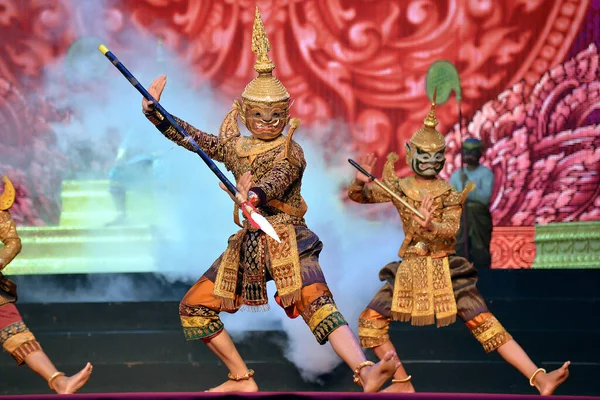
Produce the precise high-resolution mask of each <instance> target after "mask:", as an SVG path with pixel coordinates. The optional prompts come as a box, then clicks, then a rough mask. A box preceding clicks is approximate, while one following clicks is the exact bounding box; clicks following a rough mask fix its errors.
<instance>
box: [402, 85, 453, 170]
mask: <svg viewBox="0 0 600 400" xmlns="http://www.w3.org/2000/svg"><path fill="white" fill-rule="evenodd" d="M437 124H438V121H437V119H436V116H435V94H434V102H433V103H432V104H431V109H430V110H429V114H427V118H425V121H424V122H423V127H422V128H421V129H419V130H418V131H417V132H415V134H414V135H413V136H412V137H411V138H410V140H409V142H408V143H406V164H407V165H410V167H411V169H412V170H413V172H414V173H415V174H417V175H418V176H420V177H422V178H426V179H432V178H435V177H436V176H437V175H438V174H439V173H440V172H441V171H442V169H443V168H444V164H445V163H446V155H445V152H446V140H445V139H444V136H443V135H442V134H441V133H439V132H438V131H437V130H436V129H435V127H436V126H437Z"/></svg>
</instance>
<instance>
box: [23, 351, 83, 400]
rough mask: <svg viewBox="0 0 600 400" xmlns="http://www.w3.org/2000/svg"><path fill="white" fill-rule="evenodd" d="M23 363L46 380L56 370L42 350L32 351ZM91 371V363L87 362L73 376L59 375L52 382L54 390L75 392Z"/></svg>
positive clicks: (65, 392)
mask: <svg viewBox="0 0 600 400" xmlns="http://www.w3.org/2000/svg"><path fill="white" fill-rule="evenodd" d="M25 364H27V366H28V367H29V368H30V369H31V370H32V371H33V372H35V373H36V374H38V375H39V376H41V377H42V378H44V379H45V380H46V381H48V379H50V377H51V376H52V375H54V373H56V372H58V370H57V369H56V367H55V366H54V364H52V361H50V359H49V358H48V356H47V355H46V353H44V352H43V351H36V352H33V353H31V354H29V355H27V357H25ZM91 373H92V364H90V363H87V364H86V366H85V367H83V369H82V370H81V371H79V372H78V373H77V374H75V375H73V376H68V377H67V376H60V377H58V378H56V379H55V380H54V382H52V386H53V387H54V391H55V392H56V393H58V394H70V393H75V392H77V391H78V390H79V389H81V387H82V386H83V385H85V384H86V383H87V381H88V379H90V375H91Z"/></svg>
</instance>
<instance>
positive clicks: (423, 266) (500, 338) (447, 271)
mask: <svg viewBox="0 0 600 400" xmlns="http://www.w3.org/2000/svg"><path fill="white" fill-rule="evenodd" d="M436 125H437V120H436V116H435V104H433V105H432V107H431V110H430V112H429V114H428V115H427V118H426V119H425V122H424V124H423V127H422V128H421V129H420V130H419V131H417V132H416V133H415V134H414V135H413V136H412V138H411V139H410V142H409V143H408V144H407V156H406V158H407V163H408V165H410V166H411V168H412V169H413V171H414V172H415V174H416V175H413V176H411V177H408V178H404V179H400V178H399V177H398V176H397V175H396V172H395V163H396V161H397V159H398V156H397V155H396V154H394V153H392V154H390V155H389V156H388V160H387V162H386V164H385V166H384V170H383V178H382V181H383V183H384V184H385V185H386V186H387V187H388V188H390V189H392V190H393V191H394V192H395V193H397V194H398V195H399V196H400V197H401V198H403V199H404V200H405V201H406V202H407V203H408V204H410V205H411V206H413V207H414V208H415V209H419V208H420V207H421V205H422V202H423V200H424V198H425V196H426V195H429V196H430V197H431V198H432V199H433V200H432V201H433V208H434V211H433V213H432V217H431V229H430V230H426V229H423V228H422V227H421V226H420V225H419V224H418V223H417V222H416V221H415V219H414V217H413V213H412V211H410V210H409V209H408V208H407V207H406V206H404V205H403V204H402V203H400V202H399V201H398V200H396V199H394V198H393V197H392V196H390V195H389V194H388V193H387V192H386V191H384V190H383V189H381V188H380V187H379V186H375V185H364V184H362V183H361V182H357V181H354V182H353V183H352V184H351V185H350V187H349V189H348V195H349V197H350V199H352V200H353V201H355V202H358V203H383V202H392V203H393V204H394V206H396V208H397V210H398V213H399V214H400V218H401V220H402V224H403V227H404V232H405V239H404V241H403V243H402V245H401V247H400V250H399V252H398V255H399V256H400V258H401V259H402V261H397V262H392V263H390V264H388V265H386V266H385V267H384V268H383V269H382V270H381V272H380V273H379V278H380V279H381V281H384V282H386V283H385V285H384V286H383V287H382V288H381V289H380V290H379V292H378V293H377V294H376V295H375V297H374V298H373V300H372V301H371V302H370V303H369V305H368V306H367V309H366V310H365V311H364V312H363V313H362V314H361V316H360V319H359V330H358V333H359V338H360V341H361V344H362V346H363V347H365V348H372V347H378V346H380V345H382V344H384V343H385V342H387V341H388V340H389V336H388V329H389V324H390V322H391V321H392V320H397V321H411V323H412V324H413V325H430V324H433V323H434V322H437V326H438V327H441V326H446V325H449V324H451V323H453V322H455V320H456V316H457V315H458V317H459V318H461V319H462V320H463V321H464V322H465V323H466V325H467V327H468V328H469V330H470V331H471V332H472V334H473V335H474V336H475V338H477V340H479V341H480V343H481V344H482V345H483V347H484V349H485V350H486V351H493V350H495V349H497V348H498V347H499V346H501V345H502V344H504V343H506V342H507V341H508V340H510V338H511V336H510V335H509V334H508V333H507V332H506V330H505V329H504V328H503V327H502V325H500V323H499V322H498V321H497V320H496V319H495V318H494V317H493V315H492V314H490V313H489V312H488V309H487V306H486V304H485V301H484V300H483V298H482V297H481V295H480V294H479V292H478V291H477V289H476V287H475V285H476V281H477V272H476V270H475V269H474V268H473V266H472V265H471V264H470V263H469V262H468V261H467V260H465V259H464V258H462V257H457V256H456V255H455V244H456V232H457V231H458V229H459V225H460V217H461V212H462V206H463V203H464V201H465V199H466V197H467V195H468V193H469V191H470V190H471V189H472V188H471V187H467V188H465V190H463V191H462V192H456V191H455V190H454V189H453V188H452V186H450V184H448V183H446V182H445V181H443V180H441V179H439V178H438V177H437V174H438V173H439V172H440V171H441V169H442V168H443V165H444V162H445V157H444V151H445V147H446V144H445V140H444V137H443V136H442V135H441V134H440V133H439V132H438V131H437V130H436V129H435V126H436Z"/></svg>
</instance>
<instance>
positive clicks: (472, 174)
mask: <svg viewBox="0 0 600 400" xmlns="http://www.w3.org/2000/svg"><path fill="white" fill-rule="evenodd" d="M462 171H464V174H465V175H466V179H465V184H466V182H469V181H471V182H473V183H474V184H475V185H476V187H475V189H474V190H473V191H472V192H471V193H469V196H468V197H467V200H471V201H476V202H478V203H481V204H484V205H486V206H489V205H490V201H491V198H492V191H493V190H494V173H493V172H492V171H491V170H490V169H489V168H487V167H484V166H483V165H479V166H478V167H477V168H475V169H469V168H467V167H465V168H462V169H460V170H458V171H455V172H454V173H453V174H452V176H451V177H450V184H451V185H452V186H453V187H454V189H456V190H457V191H461V190H463V189H464V184H463V181H462V178H461V173H462Z"/></svg>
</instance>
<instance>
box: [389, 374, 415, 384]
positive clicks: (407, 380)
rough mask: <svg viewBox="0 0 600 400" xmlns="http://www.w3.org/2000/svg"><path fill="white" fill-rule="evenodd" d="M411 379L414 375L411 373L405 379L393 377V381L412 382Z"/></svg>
mask: <svg viewBox="0 0 600 400" xmlns="http://www.w3.org/2000/svg"><path fill="white" fill-rule="evenodd" d="M411 379H412V375H409V376H407V377H406V378H404V379H392V383H406V382H410V380H411Z"/></svg>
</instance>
